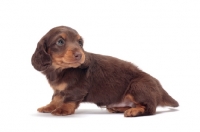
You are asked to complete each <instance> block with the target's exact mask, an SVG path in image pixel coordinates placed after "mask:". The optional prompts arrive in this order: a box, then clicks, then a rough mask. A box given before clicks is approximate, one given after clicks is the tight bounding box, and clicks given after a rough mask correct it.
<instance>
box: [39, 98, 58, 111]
mask: <svg viewBox="0 0 200 132" xmlns="http://www.w3.org/2000/svg"><path fill="white" fill-rule="evenodd" d="M61 102H62V96H60V95H55V96H53V99H52V101H51V102H50V103H49V104H48V105H46V106H43V107H41V108H38V109H37V111H39V112H43V113H51V112H52V111H53V110H55V109H56V107H58V106H59V105H60V104H61Z"/></svg>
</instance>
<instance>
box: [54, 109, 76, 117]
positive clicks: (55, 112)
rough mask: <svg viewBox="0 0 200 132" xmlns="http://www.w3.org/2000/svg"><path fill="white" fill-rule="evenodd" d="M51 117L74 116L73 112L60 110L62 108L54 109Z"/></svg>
mask: <svg viewBox="0 0 200 132" xmlns="http://www.w3.org/2000/svg"><path fill="white" fill-rule="evenodd" d="M51 114H53V115H57V116H65V115H71V114H74V111H70V110H66V109H62V108H56V109H55V110H54V111H52V112H51Z"/></svg>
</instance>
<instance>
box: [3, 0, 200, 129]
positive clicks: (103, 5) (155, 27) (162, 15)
mask: <svg viewBox="0 0 200 132" xmlns="http://www.w3.org/2000/svg"><path fill="white" fill-rule="evenodd" d="M60 25H66V26H70V27H72V28H74V29H76V30H77V31H78V32H79V33H80V34H81V35H82V36H83V38H84V40H85V46H84V48H85V50H86V51H89V52H93V53H99V54H105V55H111V56H115V57H118V58H121V59H124V60H127V61H131V62H133V63H134V64H136V65H137V66H139V67H140V68H141V69H142V70H144V71H145V72H147V73H149V74H151V75H152V76H154V77H156V78H157V79H159V80H160V82H161V83H162V85H163V87H164V88H165V90H166V91H167V92H168V93H169V94H170V95H171V96H172V97H174V98H175V99H176V100H178V102H179V103H180V107H178V108H176V109H169V108H158V109H157V114H156V115H154V116H146V117H136V118H124V117H123V114H110V113H108V112H107V111H106V110H105V109H101V108H98V107H97V106H95V105H93V104H87V103H86V104H81V106H80V107H79V109H78V110H77V111H76V114H74V115H71V116H64V117H56V116H52V115H51V114H41V113H38V112H37V111H36V110H37V108H38V107H41V106H43V105H46V104H47V103H48V102H50V100H51V95H52V93H53V91H52V90H51V88H50V87H49V84H48V83H47V81H46V78H45V77H44V76H43V75H42V74H41V73H39V72H37V71H36V70H34V68H33V67H32V65H31V56H32V54H33V52H34V51H35V48H36V45H37V42H38V41H39V39H40V38H41V37H42V36H43V35H44V34H45V33H46V32H47V31H48V30H50V29H51V28H53V27H55V26H60ZM0 69H1V71H0V131H1V132H7V131H15V132H16V131H19V132H30V131H33V132H45V131H48V132H49V131H60V132H61V131H68V132H69V131H70V132H73V131H77V130H78V131H84V132H85V131H124V132H125V131H135V132H136V131H145V130H146V131H151V130H153V131H154V132H155V131H176V132H178V131H183V130H187V131H191V132H197V131H200V128H199V125H198V124H199V118H200V114H199V113H200V112H199V108H200V107H199V102H200V97H199V93H200V92H199V89H200V76H199V74H200V1H199V0H196V1H195V0H138V1H134V0H124V1H123V0H100V1H95V0H85V1H84V0H71V1H69V0H63V1H59V0H55V1H53V0H51V1H50V0H49V1H47V0H46V1H39V0H38V1H36V0H33V1H29V0H15V1H14V0H1V1H0Z"/></svg>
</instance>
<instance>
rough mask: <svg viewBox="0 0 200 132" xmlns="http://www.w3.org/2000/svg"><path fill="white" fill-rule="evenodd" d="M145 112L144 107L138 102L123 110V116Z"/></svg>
mask: <svg viewBox="0 0 200 132" xmlns="http://www.w3.org/2000/svg"><path fill="white" fill-rule="evenodd" d="M144 112H145V107H144V106H142V105H140V104H138V105H136V108H130V109H128V110H126V111H125V112H124V116H125V117H133V116H138V115H142V114H144Z"/></svg>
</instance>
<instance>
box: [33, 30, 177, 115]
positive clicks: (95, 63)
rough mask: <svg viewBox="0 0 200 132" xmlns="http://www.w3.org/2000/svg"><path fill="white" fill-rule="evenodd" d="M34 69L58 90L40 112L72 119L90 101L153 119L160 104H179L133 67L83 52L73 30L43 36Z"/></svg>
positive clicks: (36, 54) (151, 79) (148, 76)
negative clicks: (76, 111)
mask: <svg viewBox="0 0 200 132" xmlns="http://www.w3.org/2000/svg"><path fill="white" fill-rule="evenodd" d="M32 65H33V66H34V68H35V69H36V70H38V71H40V72H42V73H43V74H44V75H46V77H47V79H48V82H49V84H50V85H51V87H52V88H53V90H54V94H53V97H52V101H51V102H50V103H49V104H48V105H46V106H44V107H41V108H39V109H38V111H39V112H51V113H52V114H54V115H70V114H73V113H74V112H75V109H76V108H77V107H78V106H79V104H80V103H81V102H91V103H95V104H97V105H98V106H100V107H103V106H105V107H106V108H107V109H108V111H110V112H113V113H114V112H124V116H126V117H133V116H141V115H153V114H155V112H156V107H157V106H159V105H160V106H172V107H177V106H178V105H179V104H178V102H177V101H175V100H174V99H173V98H172V97H171V96H170V95H168V93H167V92H166V91H165V90H164V89H163V88H162V86H161V84H160V83H159V81H158V80H157V79H155V78H154V77H152V76H150V75H149V74H147V73H145V72H143V71H141V70H140V69H138V68H137V67H136V66H135V65H133V64H132V63H129V62H126V61H123V60H120V59H117V58H114V57H110V56H104V55H98V54H93V53H88V52H86V51H84V50H83V39H82V38H81V36H80V35H79V34H78V32H77V31H75V30H74V29H72V28H70V27H65V26H60V27H55V28H53V29H51V30H50V31H49V32H48V33H47V34H46V35H45V36H44V37H42V39H41V40H40V41H39V42H38V45H37V48H36V50H35V53H34V54H33V56H32Z"/></svg>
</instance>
